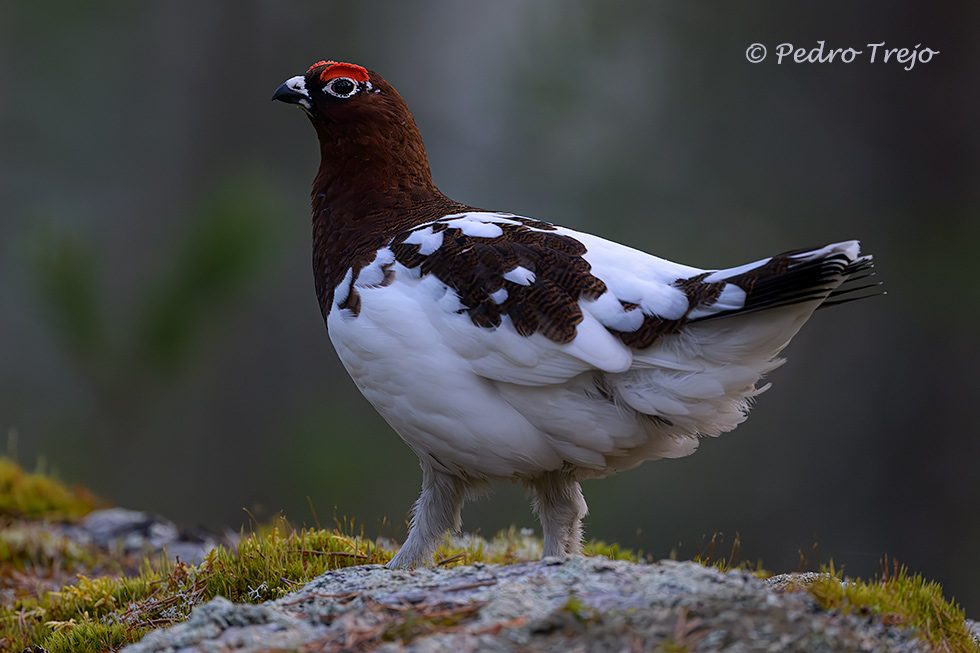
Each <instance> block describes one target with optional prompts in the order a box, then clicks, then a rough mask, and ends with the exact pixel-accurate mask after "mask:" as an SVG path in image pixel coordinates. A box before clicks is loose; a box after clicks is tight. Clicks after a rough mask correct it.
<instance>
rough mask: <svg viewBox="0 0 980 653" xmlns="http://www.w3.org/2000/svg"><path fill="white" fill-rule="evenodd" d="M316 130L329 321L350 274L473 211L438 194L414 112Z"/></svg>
mask: <svg viewBox="0 0 980 653" xmlns="http://www.w3.org/2000/svg"><path fill="white" fill-rule="evenodd" d="M396 108H397V107H396ZM379 115H380V116H381V118H382V119H381V120H379V119H378V118H379ZM406 115H407V119H406ZM314 127H315V128H316V131H317V136H318V137H319V140H320V156H321V161H320V170H319V172H318V173H317V176H316V178H315V179H314V181H313V191H312V209H313V275H314V279H315V281H316V291H317V297H318V298H319V300H320V311H321V313H322V314H323V318H324V320H326V319H327V315H328V314H329V312H330V308H331V305H332V303H333V295H334V288H336V286H337V284H338V283H340V281H341V280H342V279H343V277H344V275H345V274H346V273H347V270H348V269H350V268H354V272H355V274H356V273H357V271H358V270H359V269H360V268H361V267H363V266H364V265H367V264H369V263H370V262H371V261H372V260H373V258H374V256H375V252H376V251H377V250H378V249H380V248H382V247H384V246H385V245H386V244H387V243H388V242H389V241H390V240H391V238H392V237H393V236H394V235H395V234H397V233H399V232H400V231H402V230H404V229H407V228H410V227H412V226H415V225H419V224H424V223H426V222H429V221H432V220H435V219H437V218H440V217H442V216H444V215H447V214H450V213H459V212H462V211H467V210H473V209H472V207H468V206H466V205H464V204H460V203H459V202H455V201H453V200H451V199H449V198H448V197H446V196H445V195H443V194H442V193H441V192H440V191H439V189H438V188H436V186H435V184H434V183H433V181H432V173H431V172H430V170H429V163H428V159H427V158H426V155H425V147H424V146H423V144H422V138H421V136H420V135H419V132H418V128H417V127H416V126H415V121H414V120H413V119H412V117H411V114H409V113H408V112H407V109H406V110H405V115H397V112H396V111H390V112H385V113H380V114H379V113H378V112H375V113H374V115H373V116H372V119H371V120H370V121H364V122H359V121H357V120H356V118H354V119H350V120H345V121H344V122H343V124H338V123H336V122H330V121H314Z"/></svg>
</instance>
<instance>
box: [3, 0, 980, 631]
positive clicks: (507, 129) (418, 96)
mask: <svg viewBox="0 0 980 653" xmlns="http://www.w3.org/2000/svg"><path fill="white" fill-rule="evenodd" d="M978 28H980V5H977V4H975V3H960V4H958V5H954V6H944V7H942V8H940V7H939V6H938V5H934V4H927V3H889V4H887V5H885V4H881V3H879V4H876V5H871V4H868V3H837V4H835V5H834V6H830V5H827V4H826V3H798V2H774V1H771V2H753V3H717V2H716V3H679V2H678V3H661V2H600V1H599V0H593V1H591V2H588V1H582V2H564V1H558V0H551V1H546V2H545V1H543V2H518V1H516V0H499V1H495V2H433V1H422V2H414V3H393V2H380V1H377V0H359V1H358V2H272V1H269V0H266V1H259V0H224V1H216V2H209V3H200V2H189V1H168V2H157V1H152V2H139V3H134V2H120V1H115V2H100V3H79V2H68V1H64V0H62V1H50V2H3V3H0V197H2V208H0V429H2V431H3V432H5V433H9V434H14V436H15V439H16V444H17V447H18V455H19V458H20V460H21V461H22V462H24V463H25V464H26V465H27V466H28V467H31V466H32V465H33V464H34V463H35V462H36V461H38V460H39V459H43V460H45V461H46V464H48V465H49V466H51V467H53V468H55V469H57V470H58V472H59V474H60V476H61V477H62V478H63V479H65V480H68V481H71V482H78V483H83V484H85V485H87V486H89V487H90V488H92V489H93V490H95V491H96V492H98V493H99V494H101V495H103V496H105V497H106V498H108V499H110V500H111V501H113V502H115V503H117V504H121V505H124V506H128V507H133V508H139V509H145V510H150V511H155V512H159V513H162V514H164V515H166V516H169V517H170V518H172V519H175V520H177V521H179V522H182V523H184V524H195V523H200V524H204V525H207V526H210V527H221V526H230V527H232V528H235V529H237V528H238V527H239V526H240V525H241V524H242V523H243V522H244V521H246V520H247V519H248V516H247V515H246V514H245V513H244V512H243V510H242V509H243V508H247V509H249V510H250V511H251V512H252V513H253V514H255V515H256V516H257V517H258V518H259V519H264V518H268V517H270V516H271V515H273V514H275V513H277V512H279V511H282V512H284V513H285V514H286V515H287V516H288V517H289V518H291V519H293V520H295V521H298V522H304V521H305V522H307V523H312V521H313V518H312V514H311V511H310V508H309V505H308V503H307V497H309V498H310V501H311V502H312V504H313V506H314V507H315V509H316V511H317V513H318V515H319V519H320V521H321V522H324V523H330V522H331V520H332V518H333V517H334V516H336V517H338V518H341V517H345V516H346V517H353V518H355V519H356V520H357V521H358V523H361V524H364V526H365V532H366V533H367V534H368V535H376V534H380V535H385V536H389V537H395V538H399V539H400V538H401V537H403V536H404V530H405V525H404V522H405V517H406V515H407V511H408V508H409V506H410V505H411V503H412V501H413V500H414V498H415V496H416V493H417V491H418V483H419V481H420V474H419V471H418V468H417V464H416V461H415V458H414V456H413V455H412V454H411V453H410V452H409V450H408V449H407V448H406V447H405V446H404V445H403V444H402V443H401V442H400V441H399V440H398V438H397V437H396V436H395V435H394V434H393V433H391V432H390V431H389V430H388V428H387V427H386V425H385V424H384V423H383V422H382V420H381V419H380V418H379V417H378V416H377V415H376V414H375V413H374V411H373V409H372V408H371V407H370V406H369V405H368V404H367V403H366V402H365V401H364V400H363V399H362V398H361V397H360V395H359V394H358V393H357V391H356V389H355V388H354V386H353V384H352V383H351V382H350V380H349V379H348V378H347V375H346V373H345V372H344V370H343V368H342V367H341V365H340V363H339V362H338V360H337V358H336V356H335V354H334V353H333V351H332V348H331V346H330V344H329V341H328V339H327V336H326V333H325V331H324V327H323V324H322V320H321V317H320V314H319V310H318V307H317V302H316V298H315V296H314V291H313V283H312V275H311V272H310V227H309V220H310V218H309V184H310V181H311V180H312V177H313V174H314V172H315V170H316V166H317V162H318V152H317V147H316V144H315V139H314V134H313V131H312V129H311V128H310V126H309V125H308V123H307V120H306V118H305V117H304V116H303V115H302V113H300V112H298V111H295V110H293V109H291V108H287V107H284V106H282V105H281V104H278V103H276V104H273V103H271V102H270V101H269V98H270V97H271V95H272V92H273V90H274V89H275V88H276V86H278V85H279V84H280V83H281V82H282V81H284V80H285V79H286V78H288V77H291V76H293V75H297V74H302V73H303V72H304V71H305V70H306V68H307V67H308V66H309V65H310V64H311V63H313V62H314V61H317V60H319V59H324V58H327V59H338V60H341V61H352V62H356V63H359V64H362V65H365V66H367V67H368V68H371V69H374V70H377V71H378V72H380V73H381V74H383V75H384V76H385V77H386V78H387V79H388V80H389V81H390V82H391V83H392V84H393V85H394V86H395V87H396V88H398V89H399V91H400V92H401V93H402V95H403V96H404V97H405V99H406V100H407V101H408V103H409V105H410V106H411V107H412V109H413V112H414V115H415V118H416V120H417V122H418V124H419V126H420V128H421V130H422V133H423V136H424V138H425V139H426V144H427V147H428V151H429V156H430V159H431V163H432V168H433V172H434V175H435V177H436V181H437V183H438V184H439V185H440V187H441V188H442V190H443V191H444V192H446V193H447V194H448V195H450V196H451V197H453V198H455V199H458V200H460V201H463V202H467V203H470V204H473V205H476V206H482V207H485V208H488V209H500V210H507V211H513V212H517V213H522V214H525V215H529V216H533V217H537V218H541V219H546V220H552V221H555V222H559V223H562V224H565V225H567V226H570V227H573V228H577V229H581V230H585V231H591V232H596V233H599V234H601V235H603V236H606V237H609V238H613V239H616V240H619V241H622V242H625V243H628V244H630V245H633V246H635V247H638V248H640V249H644V250H647V251H650V252H652V253H656V254H659V255H662V256H665V257H667V258H671V259H674V260H677V261H680V262H683V263H688V264H692V265H697V266H702V267H722V266H729V265H736V264H740V263H744V262H746V261H749V260H753V259H757V258H760V257H763V256H766V255H769V254H773V253H776V252H779V251H783V250H787V249H792V248H796V247H803V246H811V245H818V244H823V243H826V242H829V241H833V240H839V239H848V238H859V239H861V240H862V241H863V244H864V247H865V249H866V250H868V251H870V252H873V253H874V254H875V257H876V261H877V266H878V274H879V278H880V279H882V280H884V281H885V283H886V284H887V289H888V295H887V296H885V297H878V298H875V299H871V300H867V301H863V302H859V303H855V304H850V305H847V306H844V307H839V308H836V309H833V310H828V311H821V312H820V313H818V314H817V315H816V316H815V317H814V318H813V320H812V321H811V322H810V323H809V324H808V326H807V327H806V328H805V329H804V330H803V332H802V333H801V334H800V335H799V336H798V337H797V339H796V340H795V341H794V343H793V344H792V345H791V346H790V347H789V349H788V350H787V351H786V354H787V356H788V358H789V363H788V364H787V365H786V366H785V367H783V368H781V369H779V370H777V371H776V372H774V373H773V374H772V375H771V377H770V380H771V381H772V382H773V387H772V389H771V390H770V391H769V392H767V393H765V394H764V395H762V396H761V397H760V399H759V401H758V405H757V407H756V409H755V411H754V413H753V415H752V417H751V418H750V419H749V420H748V421H747V422H746V423H745V424H744V425H742V426H741V427H739V429H738V430H737V431H735V432H733V433H731V434H728V435H726V436H724V437H722V438H718V439H711V440H708V441H704V442H702V445H701V450H700V451H699V452H698V453H697V454H696V455H694V456H691V457H689V458H686V459H682V460H676V461H661V462H656V463H649V464H647V465H644V466H642V467H641V468H639V469H637V470H633V471H631V472H628V473H624V474H620V475H618V476H616V477H613V478H609V479H605V480H603V481H596V482H590V483H587V484H586V487H585V492H586V497H587V499H588V500H589V504H590V507H591V510H592V516H590V517H589V519H588V523H587V532H588V535H589V536H590V537H597V538H602V539H606V540H615V541H619V542H620V543H621V544H623V545H625V546H630V547H639V548H642V549H643V550H644V551H645V552H647V553H650V554H651V555H653V556H654V557H658V558H659V557H665V556H667V555H668V554H669V553H670V552H671V550H672V549H674V550H676V551H677V552H678V553H679V555H680V556H681V557H690V556H693V555H695V554H697V553H698V552H699V551H701V549H702V547H703V544H704V542H705V538H706V537H710V536H711V534H712V533H713V532H716V531H720V532H722V533H724V534H725V536H726V538H727V541H728V542H731V540H732V538H733V537H734V534H735V532H738V533H740V535H741V541H742V554H743V556H744V557H746V558H749V559H756V558H761V559H762V561H763V563H764V564H765V566H766V567H767V568H770V569H773V570H776V571H791V570H795V569H796V568H797V566H798V562H799V558H800V555H801V552H802V553H803V554H804V555H805V556H806V557H807V558H808V559H809V562H810V566H811V567H813V566H815V565H817V564H818V563H820V562H825V561H827V560H828V559H830V558H833V560H834V562H835V564H836V565H837V566H841V565H843V566H844V567H845V571H846V572H849V573H853V574H860V575H869V574H873V573H874V572H875V571H876V570H877V569H878V565H879V560H880V558H881V557H882V555H883V554H885V553H887V554H888V555H889V556H893V557H895V558H897V559H898V560H899V561H901V562H903V563H905V564H907V565H909V566H910V567H911V568H913V569H914V570H916V571H920V572H922V573H924V574H926V575H927V576H930V577H932V578H934V579H936V580H939V581H940V582H942V583H943V585H944V586H945V588H946V590H947V592H948V593H949V594H952V595H954V596H955V597H956V598H957V599H958V600H960V601H961V602H962V604H963V605H964V606H965V607H966V609H967V612H968V614H969V615H972V616H973V617H974V618H976V617H977V616H980V553H978V551H980V509H978V507H980V482H978V480H977V479H978V478H980V474H978V470H977V465H978V461H980V396H978V389H980V382H978V381H977V370H978V369H980V345H978V336H980V285H978V284H977V283H976V281H975V280H974V279H973V277H974V276H976V270H975V265H976V262H977V252H978V251H980V211H978V210H980V183H978V179H980V174H978V173H980V170H978V152H980V143H978V138H980V127H978V119H977V117H978V115H980V111H978V109H980V106H978V101H977V99H978V96H980V94H978V93H977V81H978V80H980V57H978V46H977V44H976V38H975V35H976V34H977V33H978ZM819 40H825V41H826V44H827V46H826V47H827V48H828V49H830V48H835V47H841V48H847V47H854V48H856V49H863V50H865V54H864V55H863V56H859V57H858V58H857V60H856V61H855V62H854V63H851V64H844V63H840V62H835V63H829V64H792V63H787V62H785V61H784V63H782V64H777V63H776V62H775V60H774V56H775V52H774V51H775V48H776V46H777V45H779V44H781V43H784V42H790V43H793V44H794V45H796V46H797V47H806V48H808V49H809V48H814V47H816V46H817V41H819ZM881 41H885V42H886V44H887V47H889V48H891V47H909V48H912V47H914V46H916V45H917V44H921V47H922V48H923V49H924V48H927V47H928V48H931V49H933V50H938V51H939V54H938V55H935V56H934V58H933V60H932V61H931V62H929V63H927V64H921V63H920V64H917V65H916V66H915V67H914V68H913V69H912V70H910V71H905V70H903V66H902V65H900V64H897V63H895V62H891V63H883V62H881V60H880V58H879V60H878V61H877V62H876V63H873V64H872V63H870V62H868V60H867V59H868V53H867V51H868V48H867V44H868V43H878V42H881ZM756 42H758V43H762V44H764V45H766V47H767V48H768V49H769V52H770V55H769V58H767V59H766V60H765V61H764V62H762V63H759V64H751V63H749V62H747V61H746V56H745V52H746V49H747V48H748V47H749V46H750V45H751V44H752V43H756ZM464 522H465V528H466V529H467V530H471V531H476V530H479V531H480V532H482V533H484V534H487V535H490V534H493V533H494V532H495V531H496V530H498V529H500V528H503V527H506V526H508V525H510V524H517V525H519V526H529V527H535V528H536V526H537V524H536V522H535V521H534V518H533V516H532V515H531V513H530V511H529V509H528V507H527V503H526V501H525V499H524V497H523V496H522V493H521V491H520V489H519V488H515V487H512V486H503V487H501V488H499V491H498V492H497V494H496V495H495V496H494V497H493V498H492V499H490V500H484V501H482V502H480V503H477V504H474V505H470V506H468V507H467V509H466V511H465V513H464ZM815 545H816V548H815V549H814V546H815Z"/></svg>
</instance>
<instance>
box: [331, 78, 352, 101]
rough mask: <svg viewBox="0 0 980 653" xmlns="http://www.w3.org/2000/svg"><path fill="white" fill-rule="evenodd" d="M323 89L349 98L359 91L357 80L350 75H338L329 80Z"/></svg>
mask: <svg viewBox="0 0 980 653" xmlns="http://www.w3.org/2000/svg"><path fill="white" fill-rule="evenodd" d="M323 90H324V91H326V92H327V93H329V94H330V95H332V96H334V97H339V98H349V97H350V96H352V95H354V93H357V82H355V81H354V80H353V79H350V78H348V77H338V78H336V79H331V80H330V81H329V82H327V85H326V86H324V87H323Z"/></svg>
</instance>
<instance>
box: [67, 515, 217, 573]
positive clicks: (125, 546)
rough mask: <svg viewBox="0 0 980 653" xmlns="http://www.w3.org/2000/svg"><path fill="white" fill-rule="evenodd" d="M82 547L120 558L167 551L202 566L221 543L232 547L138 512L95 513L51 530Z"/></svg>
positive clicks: (156, 517)
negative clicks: (106, 551)
mask: <svg viewBox="0 0 980 653" xmlns="http://www.w3.org/2000/svg"><path fill="white" fill-rule="evenodd" d="M52 528H53V529H54V531H55V532H56V533H58V534H59V535H61V536H62V537H66V538H68V539H69V540H71V541H73V542H76V543H78V544H80V545H86V544H94V545H95V546H98V547H100V548H103V549H108V550H111V551H114V552H116V553H117V554H120V555H149V554H153V553H159V552H161V551H164V550H166V552H167V553H168V555H169V556H170V557H171V558H180V559H181V560H182V561H184V562H189V563H191V564H199V563H200V562H201V560H203V559H204V557H205V556H206V555H207V554H208V552H209V551H210V550H211V549H213V548H215V547H216V546H218V545H219V544H226V545H227V544H232V543H233V541H232V540H231V539H230V538H229V537H227V536H225V537H224V538H218V537H215V536H213V535H211V534H209V533H204V532H194V531H190V530H187V529H183V528H179V527H178V526H177V525H176V524H174V523H173V522H171V521H170V520H168V519H165V518H163V517H160V516H158V515H151V514H149V513H146V512H141V511H138V510H127V509H125V508H108V509H105V510H93V511H92V512H90V513H89V514H87V515H86V516H85V517H83V518H82V519H81V520H79V521H78V523H72V524H57V525H54V526H53V527H52Z"/></svg>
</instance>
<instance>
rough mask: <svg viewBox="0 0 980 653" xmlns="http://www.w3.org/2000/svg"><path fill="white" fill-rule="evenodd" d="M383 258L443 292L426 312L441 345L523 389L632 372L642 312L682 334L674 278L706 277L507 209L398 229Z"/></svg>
mask: <svg viewBox="0 0 980 653" xmlns="http://www.w3.org/2000/svg"><path fill="white" fill-rule="evenodd" d="M388 250H389V251H390V252H391V256H390V261H388V258H386V259H385V260H386V261H388V264H389V265H390V266H392V267H390V268H389V269H391V270H393V271H395V273H396V277H397V276H401V277H407V278H406V279H402V281H406V282H412V283H419V284H423V285H426V286H427V287H428V288H429V289H430V291H431V293H435V294H438V293H443V296H442V297H439V298H436V299H433V300H432V301H433V302H434V306H435V305H436V304H438V305H439V307H440V308H439V310H438V311H437V312H433V311H430V314H432V315H433V319H439V320H440V322H441V324H440V334H441V337H442V338H443V340H444V342H446V343H447V344H448V345H449V346H450V347H452V349H453V350H455V351H456V352H457V353H458V354H460V355H461V356H463V357H464V358H467V359H468V360H470V361H471V364H472V366H473V369H474V371H476V372H477V373H478V374H480V375H482V376H485V377H486V378H489V379H492V380H496V381H505V382H511V383H518V384H523V385H539V384H551V383H561V382H564V381H566V380H567V379H570V378H572V377H574V376H577V375H578V374H581V373H582V372H584V371H587V370H602V371H605V372H622V371H625V370H627V369H629V368H630V366H631V365H632V363H633V349H634V347H633V346H632V345H631V343H630V342H629V337H628V335H627V337H624V334H630V333H631V332H632V331H635V330H637V329H640V328H642V327H643V325H644V316H657V317H658V319H662V320H664V321H665V323H669V325H670V326H669V328H675V327H676V324H677V323H678V320H680V319H682V318H683V316H684V315H685V314H687V313H688V312H689V311H690V308H691V303H690V301H689V298H688V295H687V294H686V293H685V291H684V289H683V288H682V287H681V286H679V285H677V284H676V281H677V280H678V279H679V278H687V277H690V276H694V275H697V274H701V273H703V271H702V270H698V269H696V268H690V267H687V266H682V265H677V264H674V263H671V262H669V261H665V260H663V259H659V258H656V257H654V256H650V255H648V254H644V253H643V252H640V251H637V250H634V249H631V248H628V247H625V246H622V245H617V244H616V243H612V242H609V241H605V240H603V239H601V238H598V237H595V236H589V235H587V234H580V233H578V232H574V231H572V230H568V229H563V228H561V227H556V226H553V225H551V224H549V223H545V222H540V221H536V220H530V219H527V218H522V217H520V216H515V215H510V214H500V213H482V212H480V213H478V212H472V213H463V214H457V215H451V216H446V217H444V218H441V219H439V220H436V221H433V222H430V223H427V224H425V225H422V226H420V227H415V228H413V229H410V230H407V231H405V232H402V233H401V234H399V235H397V236H396V237H395V238H394V239H393V240H392V241H391V243H390V244H389V246H388ZM366 273H367V275H366V277H365V274H366ZM360 276H361V277H363V278H368V277H370V276H371V274H370V272H369V270H368V269H365V270H364V271H363V272H362V273H361V275H360ZM431 293H430V295H429V296H433V297H434V295H431ZM449 315H452V316H457V317H456V318H452V317H447V316H449ZM463 318H465V319H463ZM648 330H649V329H648Z"/></svg>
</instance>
